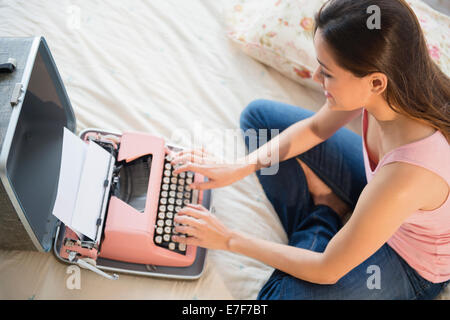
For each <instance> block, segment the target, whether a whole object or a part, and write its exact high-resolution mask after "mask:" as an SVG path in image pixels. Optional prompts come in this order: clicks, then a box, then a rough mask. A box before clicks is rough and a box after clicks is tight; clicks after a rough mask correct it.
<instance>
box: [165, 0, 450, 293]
mask: <svg viewBox="0 0 450 320" xmlns="http://www.w3.org/2000/svg"><path fill="white" fill-rule="evenodd" d="M371 5H377V6H378V7H379V8H380V13H381V28H379V29H369V28H368V27H367V24H366V22H367V19H368V14H367V11H366V10H367V8H368V7H369V6H371ZM314 45H315V49H316V53H317V60H318V62H319V64H320V65H319V67H318V69H317V70H316V71H315V73H314V80H315V81H317V82H318V83H320V84H321V85H322V87H323V89H324V92H325V95H326V97H327V100H326V103H325V105H324V106H323V107H322V108H321V109H320V110H319V111H318V112H317V113H313V112H311V111H308V110H306V109H302V108H299V107H294V106H290V105H286V104H283V103H278V102H274V101H267V100H258V101H254V102H252V103H251V104H250V105H249V106H248V107H247V108H246V109H245V110H244V111H243V113H242V115H241V128H242V129H243V130H244V131H245V130H248V129H256V131H253V132H257V129H279V130H280V131H281V133H280V134H279V135H278V136H277V139H273V140H271V141H270V142H271V143H267V144H264V145H261V146H259V149H258V150H249V151H250V152H251V153H250V154H249V155H248V156H247V157H246V158H245V160H246V161H245V162H238V163H236V164H233V165H231V164H230V165H221V164H217V163H216V162H214V160H213V159H212V158H210V156H209V154H207V153H206V152H204V151H201V150H200V151H199V150H193V151H189V152H182V153H179V154H176V155H174V160H173V162H172V163H173V164H178V165H181V166H180V167H179V168H178V169H177V170H176V172H182V171H186V170H192V171H195V172H198V173H201V174H203V175H205V176H207V177H208V178H209V181H208V182H206V183H203V184H199V185H196V186H193V187H196V188H198V189H205V188H218V187H223V186H225V185H229V184H231V183H233V182H235V181H237V180H239V179H242V178H243V177H245V176H247V175H248V174H251V173H252V172H255V171H256V174H257V176H258V178H259V180H260V182H261V184H262V186H263V189H264V191H265V193H266V195H267V197H268V199H269V200H270V201H271V203H272V205H273V207H274V209H275V211H276V212H277V214H278V216H279V217H280V220H281V222H282V224H283V227H284V229H285V231H286V233H287V235H288V239H289V243H288V245H284V244H278V243H271V242H269V241H265V240H260V239H257V238H254V237H251V236H248V235H245V234H242V233H240V232H236V231H233V230H230V229H228V228H227V227H226V226H224V225H223V224H222V223H221V222H220V221H219V220H218V219H217V218H216V217H215V216H213V215H211V214H210V213H209V212H208V211H207V210H206V209H205V208H203V207H201V206H193V205H191V206H187V207H185V208H183V209H182V210H181V211H180V212H179V213H178V215H177V217H176V218H175V222H177V223H180V224H182V225H180V226H177V228H176V230H177V231H178V232H182V233H186V234H188V235H189V237H187V238H182V237H175V238H174V240H175V241H179V242H182V243H187V244H192V245H198V246H202V247H206V248H212V249H221V250H230V251H233V252H237V253H240V254H244V255H247V256H249V257H252V258H255V259H258V260H260V261H262V262H264V263H266V264H268V265H270V266H272V267H274V268H275V269H276V270H275V271H274V272H273V274H272V275H271V277H270V279H269V280H268V282H267V283H266V284H265V285H264V287H263V288H262V289H261V291H260V293H259V296H258V298H260V299H431V298H434V297H435V296H436V295H437V294H438V293H439V292H440V291H441V290H442V289H443V288H444V286H445V285H446V284H447V283H448V282H449V279H450V200H449V196H448V194H449V183H450V166H449V163H450V148H449V145H448V141H449V138H450V130H449V125H450V121H449V119H450V116H449V112H450V110H449V101H450V80H449V78H448V77H446V76H445V75H444V74H443V73H442V72H441V71H440V70H439V69H438V67H437V66H436V65H435V64H434V63H433V62H432V60H431V59H430V56H429V54H428V51H427V46H426V43H425V39H424V36H423V34H422V31H421V29H420V26H419V23H418V20H417V18H416V16H415V15H414V13H413V11H412V10H411V9H410V7H409V6H408V5H407V4H406V3H405V1H403V0H359V1H354V0H331V1H329V2H327V3H326V4H325V5H324V6H323V7H322V8H321V10H320V11H319V12H318V13H317V15H316V17H315V32H314ZM361 113H363V115H362V116H363V137H360V136H359V135H356V134H355V133H353V132H351V131H350V130H348V129H346V128H342V127H343V126H344V125H345V124H347V123H348V122H349V121H350V120H352V119H353V118H355V117H356V116H358V115H360V114H361ZM245 138H246V144H247V146H249V145H250V143H249V142H250V139H252V138H254V137H251V136H250V137H249V136H246V137H245ZM270 138H273V137H270ZM275 152H278V153H279V170H278V172H277V174H276V175H264V174H262V173H261V172H262V171H261V170H260V169H261V166H262V165H261V163H266V160H267V159H263V158H261V157H259V156H258V155H261V154H264V155H265V154H274V153H275ZM242 163H244V164H242ZM252 163H253V164H252ZM270 164H272V165H274V163H270ZM368 182H369V183H368ZM349 211H352V212H353V213H352V215H351V217H350V219H349V220H348V221H347V223H345V224H344V225H343V223H342V218H343V217H344V215H345V213H347V212H349Z"/></svg>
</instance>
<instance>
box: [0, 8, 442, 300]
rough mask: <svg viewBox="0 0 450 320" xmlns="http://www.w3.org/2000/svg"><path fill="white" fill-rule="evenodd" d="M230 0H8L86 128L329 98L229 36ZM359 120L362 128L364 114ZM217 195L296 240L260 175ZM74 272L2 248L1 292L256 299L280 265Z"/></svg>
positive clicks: (166, 126) (223, 215)
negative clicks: (191, 277)
mask: <svg viewBox="0 0 450 320" xmlns="http://www.w3.org/2000/svg"><path fill="white" fill-rule="evenodd" d="M225 7H226V2H225V1H215V0H209V1H208V0H204V1H201V0H189V1H183V0H155V1H138V0H130V1H120V0H114V1H113V0H110V1H98V0H89V1H87V0H85V1H69V0H64V1H51V0H39V1H38V0H33V1H30V0H28V1H15V0H1V1H0V35H1V36H34V35H43V36H44V37H45V38H46V40H47V42H48V44H49V47H50V49H51V51H52V54H53V57H54V59H55V61H56V64H57V66H58V69H59V72H60V74H61V77H62V79H63V81H64V83H65V86H66V89H67V92H68V95H69V97H70V100H71V102H72V106H73V108H74V111H75V114H76V118H77V130H78V132H80V131H81V130H83V129H85V128H88V127H95V128H102V129H112V130H114V131H121V132H123V131H127V130H132V131H144V132H150V133H153V134H158V135H161V136H163V137H164V138H166V139H167V140H173V139H171V138H173V136H172V134H173V132H174V131H175V130H176V129H177V128H184V129H186V130H188V131H187V132H189V133H193V132H194V130H195V128H196V126H199V125H200V126H202V127H203V128H204V129H206V130H213V129H218V130H220V131H219V132H223V131H224V130H226V129H237V128H239V115H240V112H241V111H242V110H243V108H244V107H245V106H246V105H247V104H248V103H249V102H251V101H252V100H254V99H257V98H266V99H273V100H279V101H283V102H287V103H291V104H294V105H299V106H303V107H305V108H309V109H311V110H317V109H318V108H320V106H321V105H322V103H323V101H324V97H323V94H322V93H318V92H313V91H311V89H307V88H303V87H301V86H300V85H298V84H296V83H294V82H293V81H291V80H289V79H287V78H285V77H283V76H281V75H280V74H278V73H277V72H276V71H274V70H272V69H270V68H267V67H265V66H263V65H262V64H260V63H258V62H256V61H254V60H252V59H251V58H249V57H248V56H246V55H245V54H243V53H242V52H241V51H239V49H238V48H236V47H235V46H234V45H233V44H232V43H231V42H230V41H229V40H228V39H227V38H226V33H225V27H224V24H223V12H222V11H223V10H224V8H225ZM349 127H350V128H351V129H353V130H355V131H356V132H359V130H360V128H359V119H355V120H354V121H353V122H352V123H351V124H350V125H349ZM174 142H175V143H180V141H174ZM213 143H216V142H213ZM239 143H240V144H241V145H240V147H241V148H242V147H243V145H242V141H240V142H239ZM181 144H183V142H182V141H181ZM208 146H210V147H211V148H210V149H214V146H212V145H211V142H209V143H208V144H206V148H208ZM224 148H225V149H227V150H230V148H233V146H232V145H231V144H225V146H224ZM213 203H214V206H215V207H216V214H217V216H219V217H220V219H221V220H222V221H223V222H224V223H225V224H226V225H227V226H230V227H232V228H235V229H238V230H241V231H243V232H246V233H249V234H252V235H256V236H259V237H261V238H265V239H268V240H272V241H276V242H280V243H285V242H286V235H285V233H284V231H283V229H282V227H281V224H280V222H279V220H278V218H277V216H276V214H275V212H274V210H273V208H272V207H271V205H270V203H269V202H268V200H267V198H266V197H265V195H264V193H263V191H262V188H261V186H260V184H259V182H258V180H257V178H256V176H255V175H251V176H249V177H247V178H245V179H244V180H242V181H240V182H238V183H236V184H234V185H232V186H229V187H226V188H223V189H218V190H215V191H214V200H213ZM66 270H67V265H64V264H61V263H59V262H58V261H56V259H55V258H54V257H53V256H52V254H51V253H36V252H18V251H11V252H8V251H0V298H2V299H11V298H18V299H59V298H66V299H254V298H256V296H257V293H258V291H259V289H260V288H261V287H262V285H263V284H264V283H265V281H266V280H267V279H268V277H269V276H270V274H271V272H272V271H273V269H272V268H271V267H268V266H266V265H264V264H262V263H260V262H258V261H256V260H254V259H250V258H247V257H245V256H242V255H238V254H233V253H229V252H223V251H214V250H210V251H209V252H208V256H207V264H206V269H205V272H204V274H203V276H202V277H201V278H200V279H199V280H196V281H175V280H162V279H155V278H146V277H137V276H130V275H121V277H120V279H119V280H118V281H110V280H106V279H104V278H101V277H99V276H97V275H95V274H93V273H91V272H89V271H86V270H82V273H81V289H74V290H69V289H68V288H67V286H66V280H67V279H68V277H69V274H67V273H66ZM449 296H450V295H449Z"/></svg>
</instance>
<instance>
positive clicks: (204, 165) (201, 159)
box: [169, 149, 251, 190]
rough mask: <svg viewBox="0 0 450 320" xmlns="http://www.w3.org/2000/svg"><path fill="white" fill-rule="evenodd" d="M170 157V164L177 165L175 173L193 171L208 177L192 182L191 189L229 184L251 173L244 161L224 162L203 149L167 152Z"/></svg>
mask: <svg viewBox="0 0 450 320" xmlns="http://www.w3.org/2000/svg"><path fill="white" fill-rule="evenodd" d="M169 155H170V156H171V157H172V161H171V164H172V165H174V166H178V167H177V168H176V169H175V170H174V173H175V174H179V173H180V172H183V171H193V172H196V173H200V174H202V175H204V176H205V177H207V178H208V181H206V182H201V183H193V184H192V185H191V188H192V189H199V190H204V189H212V188H220V187H224V186H227V185H230V184H232V183H234V182H236V181H238V180H240V179H242V178H244V177H245V176H247V175H248V174H250V173H251V168H250V167H249V166H248V165H246V164H245V163H236V164H230V163H224V161H223V160H221V159H219V158H217V157H215V156H214V155H213V154H211V153H209V152H207V151H205V150H204V149H195V150H188V151H181V152H178V153H174V152H169Z"/></svg>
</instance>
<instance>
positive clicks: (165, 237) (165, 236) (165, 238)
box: [163, 234, 170, 242]
mask: <svg viewBox="0 0 450 320" xmlns="http://www.w3.org/2000/svg"><path fill="white" fill-rule="evenodd" d="M163 239H164V241H165V242H169V241H170V234H165V235H163Z"/></svg>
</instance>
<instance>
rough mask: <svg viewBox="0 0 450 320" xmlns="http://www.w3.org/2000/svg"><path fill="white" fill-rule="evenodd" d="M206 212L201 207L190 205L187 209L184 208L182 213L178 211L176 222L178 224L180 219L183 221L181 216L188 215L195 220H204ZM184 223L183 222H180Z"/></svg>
mask: <svg viewBox="0 0 450 320" xmlns="http://www.w3.org/2000/svg"><path fill="white" fill-rule="evenodd" d="M206 212H207V211H204V210H202V209H201V207H199V205H196V206H193V205H188V206H186V207H183V208H182V209H181V210H180V211H178V213H177V215H176V216H175V219H174V220H175V222H178V220H179V219H181V218H182V217H181V216H184V215H187V216H191V217H193V218H195V219H204V218H205V216H206ZM180 223H182V222H180Z"/></svg>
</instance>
